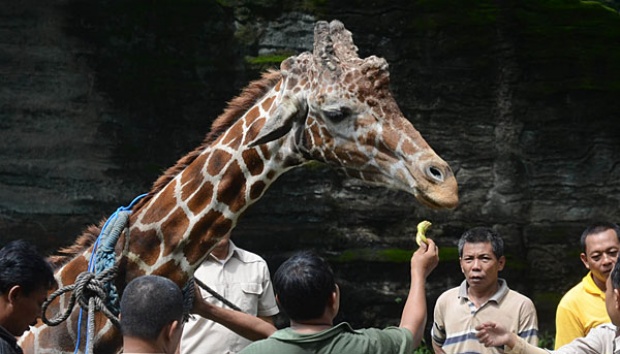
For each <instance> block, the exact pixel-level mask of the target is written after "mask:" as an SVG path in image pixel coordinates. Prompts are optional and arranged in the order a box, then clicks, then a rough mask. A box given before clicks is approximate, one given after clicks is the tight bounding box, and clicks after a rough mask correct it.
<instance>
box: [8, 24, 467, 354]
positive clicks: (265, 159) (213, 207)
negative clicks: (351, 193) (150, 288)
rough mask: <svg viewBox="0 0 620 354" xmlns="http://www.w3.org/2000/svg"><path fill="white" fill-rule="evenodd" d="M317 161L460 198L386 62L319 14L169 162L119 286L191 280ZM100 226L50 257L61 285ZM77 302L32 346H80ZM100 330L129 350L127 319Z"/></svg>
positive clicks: (106, 347)
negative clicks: (266, 196)
mask: <svg viewBox="0 0 620 354" xmlns="http://www.w3.org/2000/svg"><path fill="white" fill-rule="evenodd" d="M310 161H320V162H324V163H326V164H329V165H331V166H334V167H336V168H339V169H342V170H343V171H344V172H345V173H346V174H347V175H349V176H351V177H354V178H359V179H361V180H363V181H366V182H368V183H372V184H376V185H381V186H385V187H388V188H392V189H398V190H402V191H405V192H408V193H411V194H413V195H414V196H415V197H416V198H417V199H418V200H419V201H420V202H421V203H422V204H424V205H426V206H428V207H431V208H454V207H455V206H456V205H457V203H458V192H457V189H458V188H457V183H456V179H455V177H454V174H453V173H452V170H451V169H450V167H449V166H448V164H447V163H446V162H445V161H444V160H442V159H441V158H440V157H439V156H437V154H436V153H435V152H434V151H433V150H432V149H431V147H430V146H429V145H428V144H427V143H426V141H424V139H423V138H422V136H421V135H420V133H419V132H418V131H417V130H416V129H415V128H414V127H413V125H412V124H411V123H410V122H409V121H408V120H407V119H406V118H405V117H404V115H403V114H402V112H401V111H400V108H399V107H398V105H397V103H396V101H395V100H394V98H393V96H392V94H391V92H390V89H389V72H388V65H387V62H386V61H385V60H384V59H381V58H378V57H375V56H371V57H369V58H365V59H361V58H359V57H358V55H357V47H356V46H355V45H354V43H353V40H352V36H351V33H350V32H349V31H348V30H347V29H346V28H345V27H344V25H343V24H342V23H341V22H339V21H332V22H331V23H327V22H324V21H321V22H318V23H317V24H316V26H315V41H314V49H313V53H309V52H306V53H302V54H299V55H297V56H293V57H290V58H288V59H286V60H285V61H283V62H282V64H281V70H280V71H270V72H267V73H265V74H264V75H263V77H262V78H261V79H259V80H257V81H255V82H253V83H251V84H250V85H249V86H248V87H246V88H245V89H244V90H243V92H242V93H241V94H240V96H239V97H237V98H235V99H233V100H232V101H231V102H230V103H229V106H228V108H227V109H226V110H225V111H224V113H223V114H222V115H221V116H220V117H218V118H217V119H216V120H215V121H214V123H213V126H212V129H211V132H209V134H208V135H207V137H206V138H205V141H204V142H203V144H202V145H201V146H199V147H198V148H196V149H195V150H194V151H192V152H190V153H189V154H188V155H186V156H184V157H183V158H181V159H180V160H179V161H178V162H177V163H176V164H175V165H174V166H173V167H171V168H170V169H168V171H166V172H165V173H164V174H163V175H162V176H161V177H160V178H159V179H158V180H157V181H156V182H155V183H154V185H153V188H152V190H151V191H150V193H149V194H148V196H147V197H145V198H143V199H142V200H141V201H140V202H139V203H138V204H136V205H135V206H134V207H133V209H132V215H131V217H130V219H129V225H128V226H127V228H126V229H125V231H124V232H123V234H122V235H121V237H120V239H119V241H118V242H117V244H116V247H115V254H116V259H117V265H118V267H119V274H118V276H117V278H116V281H115V285H116V287H117V289H118V290H119V291H120V292H122V290H123V289H124V287H125V285H126V284H127V283H128V282H129V281H130V280H131V279H133V278H135V277H138V276H140V275H145V274H157V275H162V276H165V277H168V278H170V279H172V280H173V281H175V282H176V283H177V284H180V285H183V284H184V283H186V282H187V281H188V280H189V279H190V278H191V276H192V275H193V272H194V270H195V269H196V268H197V267H198V265H199V264H200V263H201V262H202V261H203V260H204V258H205V257H206V256H207V254H208V252H210V250H211V249H213V247H215V245H216V243H217V242H218V241H219V240H220V239H221V238H222V237H224V236H225V235H227V234H228V233H229V232H230V231H231V230H232V229H233V228H234V227H235V225H236V223H237V220H238V219H239V217H240V216H241V215H242V214H243V212H245V210H247V208H248V207H249V206H250V205H252V204H253V203H254V202H256V201H257V200H258V199H260V197H261V196H262V195H263V193H264V192H265V191H266V190H267V188H268V187H269V186H270V184H271V183H273V181H275V180H276V178H278V176H280V175H281V174H283V173H284V172H286V171H288V170H290V169H291V168H294V167H297V166H300V165H302V164H304V163H307V162H310ZM99 229H100V228H99V227H95V226H92V227H90V228H89V229H87V230H86V231H85V232H84V234H83V235H82V236H80V238H78V240H77V242H76V244H75V245H74V246H72V247H69V248H67V249H64V250H61V253H62V254H63V256H58V257H54V258H52V261H53V263H54V264H55V265H56V267H57V270H56V273H55V274H56V279H57V281H58V283H59V286H61V287H62V286H65V285H69V284H73V283H74V282H75V279H76V277H77V276H78V275H79V274H80V273H81V272H83V271H85V270H86V269H87V265H88V260H89V259H90V257H91V253H92V243H93V242H94V239H95V238H96V235H98V231H99ZM68 297H69V296H64V295H63V296H60V297H59V298H58V299H57V300H55V301H54V302H52V304H51V305H50V306H49V308H48V315H49V316H54V313H58V312H60V311H62V310H63V309H64V308H65V307H66V306H67V303H68V300H69V299H68ZM77 312H78V311H77V310H74V311H73V313H72V315H71V316H70V317H69V319H68V320H67V321H65V322H64V323H63V324H61V325H59V326H56V327H48V326H46V325H44V324H42V323H38V324H37V326H36V327H34V328H33V329H32V330H31V331H30V332H27V333H26V334H25V335H24V336H23V337H22V338H21V341H20V343H21V345H22V346H23V348H24V350H25V352H26V353H37V354H45V353H71V352H73V351H74V346H75V343H76V341H77V336H78V330H77V327H76V326H77V325H76V323H77V317H78V315H77ZM82 326H83V328H82V330H81V333H82V334H81V335H82V336H84V335H85V333H86V330H85V324H82ZM95 333H96V335H95V339H94V340H95V352H96V353H116V352H118V351H119V349H120V348H121V345H122V338H121V336H120V333H119V331H118V329H117V328H115V327H114V326H112V325H111V323H110V321H109V320H108V319H107V318H106V317H105V316H103V315H101V314H97V317H96V331H95ZM81 343H85V339H84V338H82V339H81ZM80 350H83V344H82V348H81V349H80Z"/></svg>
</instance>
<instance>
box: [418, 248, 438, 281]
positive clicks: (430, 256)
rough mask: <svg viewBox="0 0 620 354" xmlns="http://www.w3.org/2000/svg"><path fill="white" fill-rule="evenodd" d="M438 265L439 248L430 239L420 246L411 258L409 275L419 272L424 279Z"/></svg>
mask: <svg viewBox="0 0 620 354" xmlns="http://www.w3.org/2000/svg"><path fill="white" fill-rule="evenodd" d="M438 263H439V248H437V245H436V244H435V241H433V240H431V239H430V238H429V239H427V240H426V242H422V243H421V244H420V248H418V250H417V251H415V252H414V253H413V256H411V275H412V276H413V275H414V274H416V273H418V272H420V273H421V275H422V276H423V277H424V278H426V277H427V276H428V275H429V274H431V272H432V271H433V269H435V267H437V264H438Z"/></svg>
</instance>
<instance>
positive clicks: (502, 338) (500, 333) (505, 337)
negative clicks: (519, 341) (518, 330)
mask: <svg viewBox="0 0 620 354" xmlns="http://www.w3.org/2000/svg"><path fill="white" fill-rule="evenodd" d="M476 331H477V332H476V337H477V338H478V341H479V342H480V343H482V344H484V346H485V347H499V346H504V345H507V346H509V347H511V348H512V347H514V346H515V344H516V339H515V338H514V336H515V335H514V333H511V332H509V331H508V330H507V329H506V328H505V327H504V326H502V325H501V324H499V323H495V322H485V323H483V324H481V325H479V326H476Z"/></svg>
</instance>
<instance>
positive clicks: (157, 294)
mask: <svg viewBox="0 0 620 354" xmlns="http://www.w3.org/2000/svg"><path fill="white" fill-rule="evenodd" d="M120 311H121V332H122V333H123V336H128V337H136V338H141V339H146V340H155V339H157V337H158V336H159V333H160V332H161V330H162V329H163V328H164V327H165V326H166V325H168V324H170V323H171V322H173V321H179V323H181V322H182V320H183V293H182V291H181V289H180V288H179V286H178V285H176V284H175V283H174V282H172V280H170V279H168V278H164V277H162V276H158V275H144V276H141V277H138V278H135V279H134V280H132V281H130V282H129V284H127V287H126V288H125V291H124V292H123V296H122V297H121V309H120Z"/></svg>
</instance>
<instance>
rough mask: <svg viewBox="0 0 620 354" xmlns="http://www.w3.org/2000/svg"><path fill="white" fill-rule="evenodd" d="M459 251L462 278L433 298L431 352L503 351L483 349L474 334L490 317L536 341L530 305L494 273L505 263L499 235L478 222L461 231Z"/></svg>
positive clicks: (491, 319)
mask: <svg viewBox="0 0 620 354" xmlns="http://www.w3.org/2000/svg"><path fill="white" fill-rule="evenodd" d="M458 250H459V261H460V265H461V271H462V272H463V274H464V275H465V280H464V281H463V282H462V283H461V285H460V286H459V287H456V288H453V289H450V290H448V291H446V292H444V293H443V294H441V296H439V298H438V299H437V303H436V304H435V312H434V323H433V328H432V331H431V335H432V339H433V349H434V350H435V353H503V348H502V347H491V348H486V347H485V346H484V345H483V344H481V343H480V342H479V341H478V339H477V338H476V329H475V327H476V326H478V325H480V324H482V323H485V322H488V321H495V322H499V323H501V324H502V325H503V326H504V327H506V328H508V329H509V330H510V331H512V332H515V333H517V334H518V335H519V336H520V337H522V338H524V339H525V340H526V341H527V342H529V343H531V344H533V345H537V344H538V319H537V317H536V308H535V307H534V304H533V303H532V301H531V300H530V299H529V298H527V297H526V296H523V295H521V294H519V293H518V292H516V291H513V290H510V289H509V288H508V285H507V284H506V281H505V280H504V279H501V278H499V277H498V274H499V272H500V271H501V270H502V269H504V265H505V264H506V258H505V257H504V241H503V240H502V238H501V237H500V236H499V235H498V234H497V233H496V232H495V231H493V230H492V229H490V228H485V227H476V228H473V229H470V230H468V231H466V232H465V233H464V234H463V235H462V236H461V239H460V240H459V244H458Z"/></svg>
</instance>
